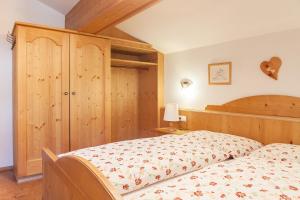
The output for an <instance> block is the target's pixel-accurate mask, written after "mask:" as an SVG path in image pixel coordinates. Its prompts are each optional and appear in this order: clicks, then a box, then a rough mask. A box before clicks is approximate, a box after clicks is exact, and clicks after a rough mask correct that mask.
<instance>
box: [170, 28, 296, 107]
mask: <svg viewBox="0 0 300 200" xmlns="http://www.w3.org/2000/svg"><path fill="white" fill-rule="evenodd" d="M272 56H279V57H281V59H282V61H283V65H282V67H281V70H280V73H279V80H278V81H275V80H273V79H270V78H269V77H267V76H266V75H264V74H263V73H262V71H261V70H260V63H261V62H262V61H263V60H268V59H270V58H271V57H272ZM223 61H232V63H233V72H232V75H233V80H232V85H230V86H209V85H208V64H209V63H214V62H223ZM182 78H190V79H191V80H192V81H193V82H194V84H193V85H192V86H191V87H190V88H188V89H187V90H184V89H181V87H180V80H181V79H182ZM260 94H281V95H292V96H299V97H300V29H297V30H291V31H285V32H280V33H273V34H268V35H264V36H260V37H254V38H249V39H244V40H239V41H232V42H228V43H224V44H219V45H214V46H209V47H202V48H197V49H192V50H188V51H183V52H178V53H173V54H169V55H167V56H166V69H165V102H166V103H167V102H177V103H179V104H180V107H181V108H192V109H197V110H202V109H204V108H205V106H206V105H207V104H222V103H226V102H228V101H230V100H233V99H236V98H240V97H245V96H251V95H260Z"/></svg>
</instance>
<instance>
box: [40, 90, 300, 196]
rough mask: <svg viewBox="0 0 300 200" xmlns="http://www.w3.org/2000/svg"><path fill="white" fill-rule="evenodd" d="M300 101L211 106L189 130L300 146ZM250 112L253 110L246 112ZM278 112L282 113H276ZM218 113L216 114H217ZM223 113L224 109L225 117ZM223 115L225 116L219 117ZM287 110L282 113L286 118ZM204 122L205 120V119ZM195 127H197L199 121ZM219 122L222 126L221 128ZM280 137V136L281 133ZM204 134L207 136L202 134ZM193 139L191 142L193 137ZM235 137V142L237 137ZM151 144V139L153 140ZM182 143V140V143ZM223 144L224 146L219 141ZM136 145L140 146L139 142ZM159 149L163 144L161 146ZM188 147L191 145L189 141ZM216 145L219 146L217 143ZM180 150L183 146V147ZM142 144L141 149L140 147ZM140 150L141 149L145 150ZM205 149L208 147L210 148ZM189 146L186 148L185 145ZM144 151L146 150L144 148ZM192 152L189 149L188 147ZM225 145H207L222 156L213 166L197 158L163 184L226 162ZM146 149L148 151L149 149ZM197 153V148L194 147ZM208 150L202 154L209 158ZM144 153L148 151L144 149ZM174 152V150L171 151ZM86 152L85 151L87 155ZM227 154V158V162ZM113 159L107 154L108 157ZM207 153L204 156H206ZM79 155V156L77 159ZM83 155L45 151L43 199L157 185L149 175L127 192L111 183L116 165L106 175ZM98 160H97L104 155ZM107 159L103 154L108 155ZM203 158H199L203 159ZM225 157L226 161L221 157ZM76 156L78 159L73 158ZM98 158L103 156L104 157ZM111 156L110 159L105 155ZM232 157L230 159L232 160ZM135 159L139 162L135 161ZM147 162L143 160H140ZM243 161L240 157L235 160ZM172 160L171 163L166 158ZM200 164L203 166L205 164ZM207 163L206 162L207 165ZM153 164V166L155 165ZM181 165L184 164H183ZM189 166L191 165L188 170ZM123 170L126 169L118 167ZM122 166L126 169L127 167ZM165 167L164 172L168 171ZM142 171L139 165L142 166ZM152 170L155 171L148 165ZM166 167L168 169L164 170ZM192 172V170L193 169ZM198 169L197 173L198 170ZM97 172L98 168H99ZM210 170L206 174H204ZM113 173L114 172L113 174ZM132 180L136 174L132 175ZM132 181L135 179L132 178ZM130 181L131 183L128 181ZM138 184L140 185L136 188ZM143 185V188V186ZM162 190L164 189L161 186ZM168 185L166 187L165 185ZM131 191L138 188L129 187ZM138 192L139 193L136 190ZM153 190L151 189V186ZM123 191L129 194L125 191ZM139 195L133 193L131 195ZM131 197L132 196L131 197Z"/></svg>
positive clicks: (259, 98) (276, 99)
mask: <svg viewBox="0 0 300 200" xmlns="http://www.w3.org/2000/svg"><path fill="white" fill-rule="evenodd" d="M299 102H300V100H299V98H295V97H287V96H270V95H268V96H257V97H248V98H243V99H240V100H236V101H233V102H230V103H228V104H224V105H223V106H220V107H217V106H216V107H213V106H208V108H207V110H206V111H205V112H192V113H188V114H190V115H192V117H191V116H190V119H191V120H189V121H190V123H192V124H189V128H190V129H208V130H212V131H220V132H225V133H228V134H232V137H233V135H240V136H244V137H248V138H252V139H256V140H258V141H261V142H263V143H265V144H269V143H273V142H284V143H295V144H299V143H300V137H299V130H300V120H299V116H298V115H299V113H300V112H299V107H298V105H299ZM254 105H256V106H257V107H258V108H259V109H257V110H259V113H258V111H257V110H255V113H251V112H253V110H252V109H254V108H255V106H254ZM248 107H250V108H251V109H247V108H248ZM278 108H279V109H278ZM214 109H215V110H214ZM222 109H225V110H223V111H222ZM220 110H221V111H220ZM283 110H284V112H283ZM204 116H205V119H203V117H204ZM197 119H201V120H198V122H197V123H195V121H197ZM220 121H221V122H222V123H220ZM270 124H271V125H272V126H273V127H274V128H276V127H277V126H278V125H282V127H283V128H284V130H285V133H279V132H278V133H279V134H278V133H277V132H276V129H274V131H273V132H274V135H273V134H270V135H268V137H266V134H267V133H268V132H269V131H270V129H269V126H270ZM281 131H282V130H281ZM202 133H203V131H202ZM204 133H207V134H209V135H213V134H212V133H209V132H207V131H206V132H205V131H204ZM197 134H198V135H199V132H194V133H191V134H190V135H191V136H189V137H190V140H192V141H195V138H193V137H195V135H197ZM192 136H193V137H192ZM164 137H165V138H163V139H162V138H160V139H162V140H170V141H175V140H177V139H178V138H179V137H178V136H177V137H178V138H177V139H174V137H175V136H172V135H168V136H164ZM185 137H186V138H185V139H188V137H187V136H185ZM234 137H235V136H234ZM149 140H153V138H151V139H149ZM179 141H180V140H179ZM220 141H221V140H220ZM136 142H137V143H139V142H141V141H136ZM152 142H153V141H152ZM157 142H158V143H159V142H161V141H159V139H158V141H157ZM186 142H188V140H186ZM214 142H215V141H214ZM179 143H180V144H184V143H182V141H180V142H179ZM141 144H142V143H141ZM141 144H139V145H141ZM175 144H177V145H175V146H176V147H178V148H179V149H178V150H179V151H180V150H182V149H180V145H178V143H176V142H175ZM206 144H210V143H209V142H207V143H206ZM111 145H118V144H111ZM185 145H186V144H185ZM142 146H143V145H142ZM188 146H189V145H188ZM190 146H191V150H193V147H192V146H193V145H190ZM220 146H222V145H216V146H215V147H214V149H213V150H212V149H210V148H211V147H210V148H209V145H207V147H205V146H204V147H205V148H207V149H206V150H207V151H209V150H212V151H211V152H210V153H209V155H210V156H212V154H219V153H220V152H223V153H220V155H218V156H216V155H215V156H216V157H215V159H213V161H212V162H210V163H207V162H206V163H207V164H204V165H203V163H201V161H202V162H203V157H201V156H200V157H199V158H200V159H199V160H197V162H196V163H197V164H196V165H195V166H196V167H194V168H193V167H190V168H189V170H187V171H184V172H183V171H181V172H180V170H178V169H182V165H179V167H178V166H177V165H178V163H177V164H176V165H175V166H177V167H178V168H176V167H175V168H173V170H171V171H173V172H175V174H172V173H166V174H168V175H167V176H165V177H160V178H161V179H160V181H161V180H165V181H168V180H167V179H169V178H172V177H174V176H178V175H181V174H184V173H185V172H186V173H188V172H191V171H194V170H197V169H200V168H202V167H205V166H208V167H209V164H214V163H217V162H220V161H224V160H227V158H228V155H230V153H232V152H228V151H227V152H226V149H224V148H223V147H222V148H220ZM145 148H147V147H145ZM173 148H174V146H172V147H171V149H169V150H170V151H169V152H168V153H170V152H172V151H171V150H172V149H173ZM181 148H186V146H182V147H181ZM194 148H195V147H194ZM205 148H204V149H203V150H204V152H205ZM144 150H145V149H144ZM173 150H174V149H173ZM83 151H85V150H83ZM237 151H240V149H236V152H237ZM224 152H225V154H226V156H224ZM103 153H104V152H100V154H101V155H103ZM106 153H108V154H109V152H106ZM202 153H203V152H202ZM248 153H250V150H249V149H248V150H247V151H246V152H240V155H244V154H248ZM76 154H77V155H76ZM83 154H84V152H81V153H78V152H77V153H75V152H71V153H70V154H68V155H63V156H60V157H57V156H55V155H54V154H53V153H52V152H51V151H49V150H47V149H46V150H44V152H43V172H44V192H43V194H44V195H43V198H44V199H45V200H48V199H49V200H50V199H57V200H60V199H91V200H93V199H109V200H112V199H116V200H118V199H123V197H122V196H121V195H123V196H124V195H126V194H127V193H128V192H132V191H137V190H139V189H142V188H144V187H145V186H148V185H151V184H155V183H156V182H158V181H156V179H155V177H156V176H157V175H156V176H153V177H152V179H148V178H147V177H149V173H147V172H146V173H145V175H146V177H145V178H144V179H143V180H142V182H141V180H136V179H135V178H133V179H131V182H130V184H128V186H129V187H127V186H126V184H125V187H123V186H124V184H119V185H116V184H115V183H114V181H112V180H113V179H111V177H110V175H109V173H107V172H110V170H111V169H112V168H113V167H112V165H110V166H109V167H108V168H107V169H109V170H103V169H104V167H103V166H102V167H100V168H101V169H102V171H101V170H99V169H98V168H99V165H97V163H96V164H95V163H94V164H93V163H92V159H91V158H89V157H86V156H84V155H83ZM100 154H98V156H99V155H100ZM104 154H105V153H104ZM156 154H157V152H155V153H154V154H153V155H156ZM200 154H201V153H200ZM222 154H223V156H222ZM74 155H75V156H74ZM101 155H100V156H101ZM106 155H107V154H106ZM193 156H195V155H191V156H190V157H189V156H186V155H184V156H183V157H186V158H187V161H184V162H188V161H190V160H189V159H191V158H194V157H193ZM231 156H232V155H231ZM134 157H135V156H134ZM141 157H143V155H141ZM236 157H239V156H236ZM106 158H107V159H109V158H110V157H109V156H106ZM168 158H169V157H168ZM201 159H202V160H201ZM204 161H205V159H204ZM143 162H144V161H143V160H142V162H141V163H140V164H141V165H140V166H142V165H145V163H143ZM154 162H155V161H154ZM184 162H183V163H184ZM190 163H191V162H189V164H190ZM119 164H122V163H119ZM123 164H124V163H123ZM168 164H170V162H167V165H168ZM167 165H166V166H167ZM138 166H139V165H138ZM149 166H151V165H149ZM166 166H164V167H166ZM190 166H191V165H190ZM197 166H198V167H197ZM97 167H98V168H97ZM205 169H206V168H205ZM114 170H115V169H113V170H112V171H114ZM163 171H164V172H167V170H165V168H163ZM130 174H131V173H125V175H130ZM131 175H132V174H131ZM133 175H134V174H133ZM127 180H128V178H127ZM144 180H146V181H144ZM137 183H138V184H137ZM142 183H143V184H142ZM158 184H160V183H158ZM162 184H164V182H163V183H162ZM130 186H135V187H132V189H131V187H130ZM136 186H138V187H136ZM150 187H151V186H150ZM124 188H125V191H124ZM133 193H135V192H133ZM130 194H131V193H130Z"/></svg>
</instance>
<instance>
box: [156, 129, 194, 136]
mask: <svg viewBox="0 0 300 200" xmlns="http://www.w3.org/2000/svg"><path fill="white" fill-rule="evenodd" d="M154 131H155V132H157V133H158V134H159V135H165V134H175V135H183V134H186V133H188V132H191V130H179V129H177V128H172V127H163V128H156V129H154Z"/></svg>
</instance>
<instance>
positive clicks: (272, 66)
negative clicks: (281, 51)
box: [260, 57, 282, 80]
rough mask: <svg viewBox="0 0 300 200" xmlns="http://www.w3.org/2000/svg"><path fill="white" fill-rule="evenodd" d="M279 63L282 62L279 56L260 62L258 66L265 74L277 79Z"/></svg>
mask: <svg viewBox="0 0 300 200" xmlns="http://www.w3.org/2000/svg"><path fill="white" fill-rule="evenodd" d="M281 64H282V62H281V59H280V58H279V57H273V58H271V60H270V61H264V62H262V63H261V64H260V68H261V70H262V71H263V73H265V74H266V75H267V76H269V77H271V78H273V79H275V80H277V79H278V73H279V69H280V67H281Z"/></svg>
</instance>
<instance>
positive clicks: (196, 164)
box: [60, 131, 262, 194]
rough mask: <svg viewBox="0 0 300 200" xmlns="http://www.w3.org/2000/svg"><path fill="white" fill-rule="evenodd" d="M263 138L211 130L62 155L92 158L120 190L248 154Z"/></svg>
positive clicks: (138, 187)
mask: <svg viewBox="0 0 300 200" xmlns="http://www.w3.org/2000/svg"><path fill="white" fill-rule="evenodd" d="M261 146H262V145H261V144H260V143H259V142H256V141H253V140H250V139H247V138H243V137H238V136H233V135H228V134H222V133H215V132H209V131H194V132H190V133H187V134H185V135H164V136H160V137H154V138H145V139H137V140H130V141H122V142H116V143H111V144H105V145H101V146H97V147H91V148H86V149H81V150H77V151H73V152H70V153H67V154H63V155H60V157H62V156H78V157H81V158H84V159H86V160H88V161H89V162H90V163H91V164H92V165H94V166H95V167H96V168H97V169H98V170H99V171H100V172H102V174H104V176H105V177H106V178H107V179H108V180H109V181H110V182H111V183H112V185H113V186H114V187H115V189H116V190H117V191H118V192H119V193H120V194H126V193H129V192H132V191H136V190H138V189H141V188H143V187H146V186H149V185H152V184H154V183H157V182H160V181H164V180H167V179H170V178H172V177H176V176H179V175H182V174H186V173H189V172H192V171H195V170H198V169H202V168H203V167H206V166H208V165H211V164H214V163H218V162H222V161H224V160H227V159H229V158H237V157H240V156H244V155H248V154H249V153H250V152H251V151H253V150H256V149H258V148H260V147H261Z"/></svg>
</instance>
